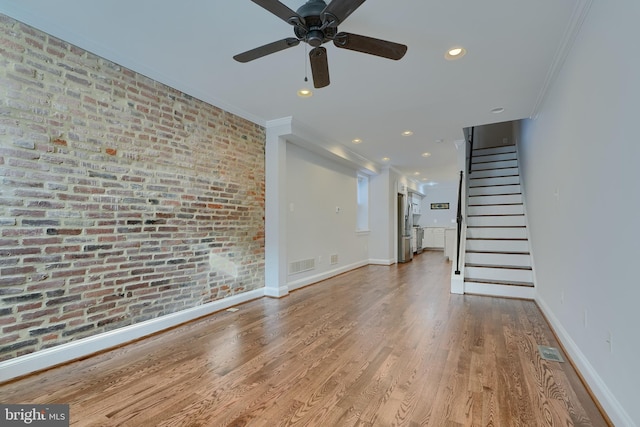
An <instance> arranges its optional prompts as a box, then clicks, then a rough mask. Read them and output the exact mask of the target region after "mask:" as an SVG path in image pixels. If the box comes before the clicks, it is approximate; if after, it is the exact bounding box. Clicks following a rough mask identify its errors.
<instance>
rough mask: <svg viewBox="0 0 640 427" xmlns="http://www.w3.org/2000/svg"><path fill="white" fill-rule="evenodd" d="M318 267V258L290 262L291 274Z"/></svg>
mask: <svg viewBox="0 0 640 427" xmlns="http://www.w3.org/2000/svg"><path fill="white" fill-rule="evenodd" d="M314 268H316V260H315V259H314V258H309V259H302V260H300V261H292V262H290V263H289V274H296V273H302V272H303V271H309V270H313V269H314Z"/></svg>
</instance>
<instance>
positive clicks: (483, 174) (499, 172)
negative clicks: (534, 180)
mask: <svg viewBox="0 0 640 427" xmlns="http://www.w3.org/2000/svg"><path fill="white" fill-rule="evenodd" d="M514 175H515V176H517V175H518V168H517V167H514V168H508V169H487V170H481V171H480V170H479V171H471V175H470V176H469V177H470V178H489V177H496V176H514Z"/></svg>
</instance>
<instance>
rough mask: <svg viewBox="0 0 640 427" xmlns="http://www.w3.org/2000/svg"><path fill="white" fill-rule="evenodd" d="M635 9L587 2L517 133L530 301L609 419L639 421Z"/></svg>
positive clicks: (619, 1)
mask: <svg viewBox="0 0 640 427" xmlns="http://www.w3.org/2000/svg"><path fill="white" fill-rule="evenodd" d="M638 17H640V2H638V1H637V0H611V1H607V2H604V1H594V2H593V4H592V6H591V10H590V11H589V14H588V15H587V18H586V20H585V22H584V24H583V26H582V29H581V31H580V33H579V35H578V37H577V39H576V41H575V44H574V46H573V48H572V50H571V52H570V55H569V56H568V58H567V59H566V62H565V63H564V66H563V68H562V69H561V71H560V73H559V75H558V78H557V80H556V81H555V83H554V84H553V85H552V87H551V88H550V91H549V93H548V95H547V99H546V100H545V102H544V103H543V104H542V106H541V109H540V112H539V115H538V117H537V118H536V119H534V120H528V121H524V122H523V123H522V126H521V135H520V141H519V142H518V146H519V153H520V165H521V173H522V181H523V185H524V190H525V197H526V206H527V215H528V221H529V225H530V234H531V244H532V250H533V256H534V261H535V272H536V278H537V281H536V288H537V298H538V302H539V304H540V306H541V307H542V308H543V310H544V311H545V312H546V314H547V317H548V318H549V319H550V321H551V323H552V324H553V326H554V329H555V330H556V332H558V334H559V335H560V337H561V339H562V340H563V341H564V344H565V346H567V348H568V349H569V351H570V353H571V355H572V358H573V359H574V360H575V361H576V363H577V364H578V366H579V368H580V370H581V372H582V374H583V375H584V376H585V377H586V379H587V381H588V382H589V383H590V385H591V387H592V389H593V391H594V392H595V394H596V395H597V397H598V399H599V400H600V402H601V403H602V404H603V406H604V408H605V410H606V411H607V413H608V414H609V415H610V416H611V418H612V420H613V422H614V423H615V425H619V426H638V425H640V405H638V402H639V401H640V391H638V386H639V385H640V364H639V363H638V361H639V360H640V359H639V357H640V310H639V309H638V304H639V302H640V280H639V279H638V273H637V270H638V269H637V262H638V255H639V254H640V250H639V249H638V248H639V247H640V227H639V226H638V213H640V190H639V189H638V185H639V183H640V166H638V162H639V161H640V142H639V141H638V129H639V128H638V124H637V123H638V116H639V113H640V78H639V76H640V55H637V52H636V51H637V49H635V48H634V47H632V46H633V45H634V43H635V42H636V41H637V40H640V27H639V26H638V24H637V20H638ZM611 338H612V340H611ZM610 340H611V341H610Z"/></svg>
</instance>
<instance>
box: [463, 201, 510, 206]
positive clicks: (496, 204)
mask: <svg viewBox="0 0 640 427" xmlns="http://www.w3.org/2000/svg"><path fill="white" fill-rule="evenodd" d="M515 205H522V202H520V203H487V204H483V205H467V206H515Z"/></svg>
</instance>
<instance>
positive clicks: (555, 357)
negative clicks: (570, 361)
mask: <svg viewBox="0 0 640 427" xmlns="http://www.w3.org/2000/svg"><path fill="white" fill-rule="evenodd" d="M538 351H539V352H540V356H541V357H542V358H543V359H545V360H551V361H552V362H564V359H563V358H562V356H561V355H560V351H559V350H558V349H557V348H555V347H546V346H544V345H539V346H538Z"/></svg>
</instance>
